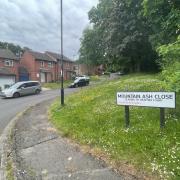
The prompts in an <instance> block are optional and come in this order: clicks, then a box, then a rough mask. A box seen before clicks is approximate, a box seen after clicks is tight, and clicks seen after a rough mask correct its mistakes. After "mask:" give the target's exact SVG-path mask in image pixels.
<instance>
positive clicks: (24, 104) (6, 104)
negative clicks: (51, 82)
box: [0, 89, 78, 134]
mask: <svg viewBox="0 0 180 180" xmlns="http://www.w3.org/2000/svg"><path fill="white" fill-rule="evenodd" d="M77 90H78V89H65V95H68V94H71V93H73V92H75V91H77ZM58 96H59V101H60V90H48V91H43V92H42V93H41V94H39V95H31V96H24V97H20V98H16V99H13V98H12V99H1V98H0V134H1V133H2V131H3V130H4V128H5V127H6V126H7V125H8V123H9V122H10V121H11V119H12V118H13V117H14V116H15V115H16V114H18V113H19V112H22V111H23V110H25V109H26V108H28V107H30V106H32V105H35V104H37V103H40V102H43V101H45V100H49V99H53V98H56V97H58Z"/></svg>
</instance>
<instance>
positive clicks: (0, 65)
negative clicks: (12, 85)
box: [0, 58, 20, 81]
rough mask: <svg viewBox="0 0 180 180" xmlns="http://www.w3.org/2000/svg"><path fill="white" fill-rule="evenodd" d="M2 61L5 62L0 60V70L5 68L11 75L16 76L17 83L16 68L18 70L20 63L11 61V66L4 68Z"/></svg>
mask: <svg viewBox="0 0 180 180" xmlns="http://www.w3.org/2000/svg"><path fill="white" fill-rule="evenodd" d="M4 61H5V59H2V58H0V68H2V67H5V68H6V69H8V70H9V71H10V72H11V73H12V74H15V75H16V81H18V79H19V75H18V68H19V63H20V62H19V61H18V60H13V66H12V67H10V66H5V65H4Z"/></svg>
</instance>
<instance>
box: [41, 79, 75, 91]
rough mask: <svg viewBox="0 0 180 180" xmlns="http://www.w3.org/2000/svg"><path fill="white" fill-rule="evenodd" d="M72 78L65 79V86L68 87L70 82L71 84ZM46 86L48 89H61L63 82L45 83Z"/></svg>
mask: <svg viewBox="0 0 180 180" xmlns="http://www.w3.org/2000/svg"><path fill="white" fill-rule="evenodd" d="M71 82H72V81H71V80H66V81H64V87H65V88H67V87H68V86H69V85H70V84H71ZM43 87H44V88H48V89H60V87H61V82H59V83H57V82H56V83H44V84H43Z"/></svg>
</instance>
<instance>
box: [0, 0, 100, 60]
mask: <svg viewBox="0 0 180 180" xmlns="http://www.w3.org/2000/svg"><path fill="white" fill-rule="evenodd" d="M97 1H98V0H63V10H64V14H63V16H64V54H65V55H67V56H69V57H71V58H72V57H73V56H75V55H77V53H78V50H79V46H80V41H79V39H80V37H81V35H82V31H83V30H84V28H85V27H86V26H87V25H88V16H87V12H88V11H89V10H90V9H91V7H92V6H94V5H96V4H97ZM0 7H1V8H0V27H1V31H0V41H7V42H13V43H16V44H19V45H21V46H26V47H29V48H31V49H33V50H36V51H46V50H49V51H55V52H60V0H0Z"/></svg>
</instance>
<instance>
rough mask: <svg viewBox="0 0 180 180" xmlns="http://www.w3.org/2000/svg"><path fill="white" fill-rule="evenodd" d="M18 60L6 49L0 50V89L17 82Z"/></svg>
mask: <svg viewBox="0 0 180 180" xmlns="http://www.w3.org/2000/svg"><path fill="white" fill-rule="evenodd" d="M19 63H20V61H19V58H17V56H15V55H14V54H13V53H12V52H11V51H10V50H8V49H0V88H1V89H4V88H5V87H6V86H8V85H11V84H13V83H15V82H16V81H18V79H19V75H18V67H19Z"/></svg>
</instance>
